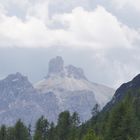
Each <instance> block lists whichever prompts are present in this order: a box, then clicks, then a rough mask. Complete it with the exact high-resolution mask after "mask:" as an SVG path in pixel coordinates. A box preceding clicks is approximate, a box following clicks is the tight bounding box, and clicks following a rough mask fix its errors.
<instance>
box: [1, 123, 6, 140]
mask: <svg viewBox="0 0 140 140" xmlns="http://www.w3.org/2000/svg"><path fill="white" fill-rule="evenodd" d="M0 140H7V130H6V126H5V125H2V127H1V129H0Z"/></svg>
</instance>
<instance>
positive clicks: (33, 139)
mask: <svg viewBox="0 0 140 140" xmlns="http://www.w3.org/2000/svg"><path fill="white" fill-rule="evenodd" d="M134 92H135V93H133V92H129V93H128V94H127V96H125V98H124V99H123V100H121V101H120V102H118V103H116V104H115V105H114V106H112V108H110V109H109V110H106V111H101V112H99V109H98V105H96V106H95V107H94V108H93V110H92V114H93V117H92V118H91V119H90V120H88V121H87V122H85V123H81V122H80V119H79V116H78V114H77V113H76V112H75V113H73V114H70V113H69V111H64V112H62V113H60V115H59V117H58V121H57V124H54V123H49V122H48V120H47V118H45V117H44V116H41V117H40V118H39V119H38V121H37V122H36V125H35V128H34V130H33V128H32V126H31V125H29V126H26V125H25V124H24V123H23V122H22V121H21V120H18V121H17V123H16V124H15V125H14V126H13V127H7V126H5V125H2V126H1V128H0V140H140V91H134Z"/></svg>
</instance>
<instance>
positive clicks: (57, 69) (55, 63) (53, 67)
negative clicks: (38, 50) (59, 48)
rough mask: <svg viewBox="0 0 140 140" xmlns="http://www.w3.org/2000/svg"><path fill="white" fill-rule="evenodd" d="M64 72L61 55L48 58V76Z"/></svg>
mask: <svg viewBox="0 0 140 140" xmlns="http://www.w3.org/2000/svg"><path fill="white" fill-rule="evenodd" d="M52 74H53V75H63V74H64V61H63V59H62V57H61V56H57V57H55V58H53V59H51V60H50V62H49V70H48V76H50V75H52Z"/></svg>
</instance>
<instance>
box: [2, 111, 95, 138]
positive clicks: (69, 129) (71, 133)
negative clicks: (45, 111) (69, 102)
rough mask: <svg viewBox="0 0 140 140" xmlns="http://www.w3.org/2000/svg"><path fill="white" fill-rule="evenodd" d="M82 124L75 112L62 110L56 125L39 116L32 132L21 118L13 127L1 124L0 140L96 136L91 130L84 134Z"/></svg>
mask: <svg viewBox="0 0 140 140" xmlns="http://www.w3.org/2000/svg"><path fill="white" fill-rule="evenodd" d="M83 126H84V125H80V120H79V116H78V114H77V113H76V112H75V113H73V114H72V115H70V113H69V112H68V111H64V112H62V113H60V115H59V118H58V122H57V125H55V124H54V123H49V122H48V120H47V119H46V118H45V117H43V116H42V117H41V118H39V119H38V121H37V123H36V126H35V130H34V133H33V132H32V129H31V125H29V126H28V127H27V126H26V125H25V124H24V123H23V122H22V121H21V120H18V121H17V123H16V124H15V126H13V127H6V126H5V125H3V126H1V128H0V140H80V139H83V140H86V139H87V138H86V137H93V138H95V137H96V136H95V134H94V133H93V131H90V132H89V133H88V134H87V136H84V133H85V130H84V127H83ZM83 136H84V137H83Z"/></svg>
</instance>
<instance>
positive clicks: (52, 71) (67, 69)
mask: <svg viewBox="0 0 140 140" xmlns="http://www.w3.org/2000/svg"><path fill="white" fill-rule="evenodd" d="M51 76H60V77H65V76H66V77H68V78H75V79H86V76H85V75H84V71H83V70H82V69H81V68H77V67H75V66H73V65H68V66H64V60H63V58H62V57H61V56H57V57H55V58H52V59H51V60H50V61H49V70H48V77H51Z"/></svg>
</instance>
